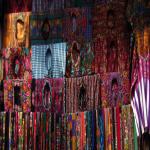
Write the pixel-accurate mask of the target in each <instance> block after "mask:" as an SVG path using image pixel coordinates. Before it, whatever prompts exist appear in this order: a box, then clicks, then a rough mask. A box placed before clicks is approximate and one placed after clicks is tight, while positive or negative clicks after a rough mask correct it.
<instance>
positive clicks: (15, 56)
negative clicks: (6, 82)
mask: <svg viewBox="0 0 150 150" xmlns="http://www.w3.org/2000/svg"><path fill="white" fill-rule="evenodd" d="M30 60H31V50H30V49H28V48H8V49H3V64H4V79H25V80H29V81H31V80H32V74H31V72H32V71H31V69H32V67H31V61H30Z"/></svg>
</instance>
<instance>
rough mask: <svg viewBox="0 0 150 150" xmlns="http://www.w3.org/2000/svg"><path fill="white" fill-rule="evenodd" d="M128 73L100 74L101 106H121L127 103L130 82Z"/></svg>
mask: <svg viewBox="0 0 150 150" xmlns="http://www.w3.org/2000/svg"><path fill="white" fill-rule="evenodd" d="M128 78H129V77H128V73H127V72H124V73H123V74H121V73H118V72H112V73H106V74H104V75H102V76H101V81H102V83H101V98H102V106H103V107H108V106H113V107H115V106H121V105H123V104H128V103H129V96H130V83H129V79H128Z"/></svg>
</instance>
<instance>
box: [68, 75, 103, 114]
mask: <svg viewBox="0 0 150 150" xmlns="http://www.w3.org/2000/svg"><path fill="white" fill-rule="evenodd" d="M99 81H100V77H99V75H91V76H84V77H78V78H66V112H68V113H72V112H79V111H86V110H88V111H89V110H93V109H95V108H98V107H99ZM82 86H83V87H84V88H85V93H84V96H83V97H82V92H81V88H82ZM80 95H81V97H80ZM82 102H83V103H82Z"/></svg>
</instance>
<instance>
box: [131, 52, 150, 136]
mask: <svg viewBox="0 0 150 150" xmlns="http://www.w3.org/2000/svg"><path fill="white" fill-rule="evenodd" d="M136 63H137V64H136V66H135V68H133V69H134V70H133V79H132V88H131V89H132V100H131V105H132V108H133V112H134V115H135V121H136V129H137V135H138V136H140V134H141V133H144V132H145V129H146V128H147V129H148V130H149V131H150V109H149V107H150V71H149V70H150V69H149V68H150V55H149V54H148V55H147V57H145V58H144V57H142V56H139V62H138V61H136Z"/></svg>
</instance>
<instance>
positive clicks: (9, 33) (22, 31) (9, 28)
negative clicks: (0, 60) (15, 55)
mask: <svg viewBox="0 0 150 150" xmlns="http://www.w3.org/2000/svg"><path fill="white" fill-rule="evenodd" d="M29 16H30V12H20V13H9V14H5V16H4V22H5V26H4V36H3V37H4V38H3V47H4V48H12V47H13V48H16V47H26V48H29V46H30V45H29Z"/></svg>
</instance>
